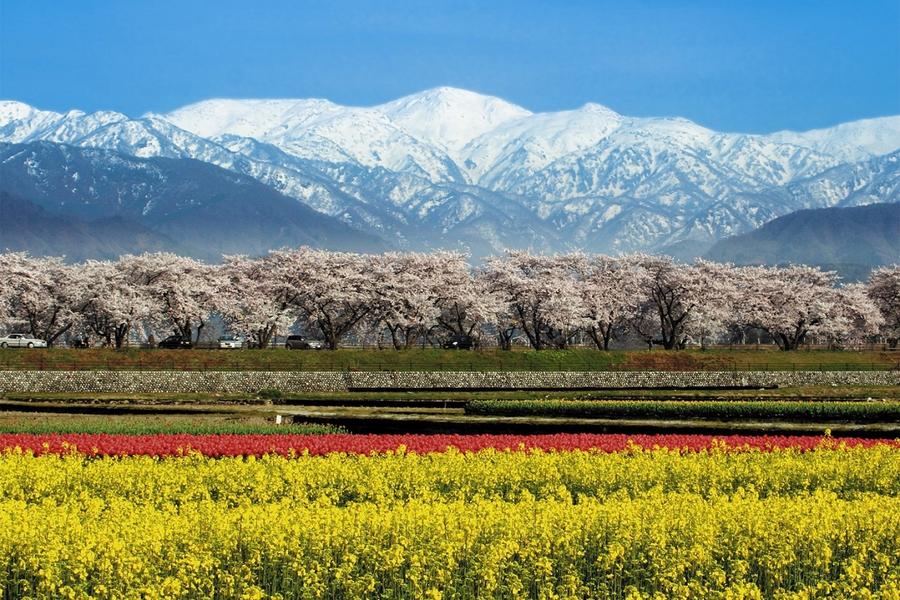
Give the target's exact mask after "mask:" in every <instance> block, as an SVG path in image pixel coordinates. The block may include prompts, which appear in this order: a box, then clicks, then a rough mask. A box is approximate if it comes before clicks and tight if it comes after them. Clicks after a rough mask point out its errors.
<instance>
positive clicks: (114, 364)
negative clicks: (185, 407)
mask: <svg viewBox="0 0 900 600" xmlns="http://www.w3.org/2000/svg"><path fill="white" fill-rule="evenodd" d="M891 368H900V353H897V352H877V351H861V352H856V351H826V350H809V351H796V352H780V351H777V350H774V349H771V348H766V349H761V350H755V349H740V350H729V349H711V350H706V351H700V350H686V351H680V352H670V351H669V352H667V351H664V350H658V351H651V352H648V351H617V350H613V351H609V352H603V351H599V350H590V349H572V350H541V351H533V350H517V351H511V352H504V351H500V350H484V351H460V350H440V349H415V350H401V351H396V350H354V349H342V350H335V351H312V350H285V349H266V350H199V349H198V350H139V349H130V350H113V349H89V350H76V349H65V348H51V349H34V350H19V349H5V350H0V370H2V369H56V370H72V369H79V370H83V369H88V370H90V369H99V370H103V369H144V370H154V369H164V370H167V369H176V370H307V371H334V370H338V371H346V370H362V371H377V370H389V371H556V370H562V371H606V370H679V371H691V370H732V369H738V370H858V369H859V370H885V369H891Z"/></svg>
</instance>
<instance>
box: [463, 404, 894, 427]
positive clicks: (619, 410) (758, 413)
mask: <svg viewBox="0 0 900 600" xmlns="http://www.w3.org/2000/svg"><path fill="white" fill-rule="evenodd" d="M466 414H472V415H493V416H516V417H565V418H598V419H615V418H628V419H718V420H770V419H771V420H779V421H807V422H809V421H812V422H816V421H818V422H827V421H849V422H854V423H890V422H898V421H900V402H851V401H846V402H792V401H787V400H776V401H741V400H731V401H724V402H709V401H704V400H697V401H692V402H679V401H615V400H611V401H579V400H475V401H472V402H469V403H468V404H466Z"/></svg>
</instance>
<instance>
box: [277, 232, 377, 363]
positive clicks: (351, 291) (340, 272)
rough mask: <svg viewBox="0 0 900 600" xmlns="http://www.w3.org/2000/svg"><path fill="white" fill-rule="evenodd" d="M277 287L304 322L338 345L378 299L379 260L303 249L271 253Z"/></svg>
mask: <svg viewBox="0 0 900 600" xmlns="http://www.w3.org/2000/svg"><path fill="white" fill-rule="evenodd" d="M269 260H271V261H272V270H271V273H272V277H273V284H274V286H275V291H276V293H277V294H278V296H279V297H280V298H281V299H282V301H284V302H286V303H287V304H288V305H290V306H291V307H293V310H294V311H295V314H297V315H298V316H299V317H300V318H301V319H302V320H303V321H304V323H305V324H306V325H307V326H308V327H310V328H313V329H316V330H318V331H319V332H320V333H321V335H322V337H323V339H324V340H325V344H326V346H327V347H328V348H329V349H331V350H335V349H337V348H338V346H339V344H340V342H341V340H342V339H343V338H344V336H346V335H347V334H348V333H350V332H351V331H353V330H355V329H358V328H359V327H360V326H361V324H362V323H363V322H364V319H366V318H367V317H369V316H370V314H372V313H373V310H374V308H375V306H376V303H377V297H376V295H375V287H376V286H377V285H380V283H379V282H377V281H376V280H375V277H374V273H375V260H374V259H373V257H371V256H366V255H360V254H353V253H349V252H327V251H324V250H313V249H310V248H306V247H304V248H300V249H298V250H280V251H276V252H272V253H271V254H270V255H269Z"/></svg>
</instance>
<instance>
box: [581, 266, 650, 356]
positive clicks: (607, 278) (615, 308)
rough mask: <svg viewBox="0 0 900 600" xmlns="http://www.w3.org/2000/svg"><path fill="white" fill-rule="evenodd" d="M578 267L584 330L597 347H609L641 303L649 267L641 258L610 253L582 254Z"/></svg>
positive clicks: (606, 348) (607, 348)
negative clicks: (601, 254)
mask: <svg viewBox="0 0 900 600" xmlns="http://www.w3.org/2000/svg"><path fill="white" fill-rule="evenodd" d="M576 269H577V270H578V272H579V277H578V283H577V285H578V291H579V294H580V296H581V306H582V307H583V310H584V312H583V314H582V319H583V326H584V331H585V332H586V333H587V334H588V336H589V337H590V338H591V340H593V342H594V344H595V345H596V346H597V348H599V349H601V350H609V344H610V342H611V341H612V340H613V338H614V337H616V335H617V334H618V333H619V332H621V331H623V330H624V329H625V328H626V326H627V324H628V323H629V321H630V319H632V318H633V317H634V315H635V313H636V312H637V310H638V308H639V306H640V301H641V292H642V290H643V289H644V287H645V286H646V285H647V282H646V281H645V280H646V278H647V271H646V270H645V269H644V268H643V267H642V265H641V264H640V262H639V261H635V260H632V259H630V258H627V257H626V258H612V257H609V256H593V257H587V256H585V257H581V258H580V259H578V260H577V261H576Z"/></svg>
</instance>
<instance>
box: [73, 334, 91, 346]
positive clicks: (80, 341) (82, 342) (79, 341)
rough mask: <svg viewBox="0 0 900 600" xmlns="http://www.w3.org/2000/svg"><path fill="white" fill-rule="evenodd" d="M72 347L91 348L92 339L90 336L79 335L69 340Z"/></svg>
mask: <svg viewBox="0 0 900 600" xmlns="http://www.w3.org/2000/svg"><path fill="white" fill-rule="evenodd" d="M69 347H70V348H90V347H91V341H90V340H89V339H88V338H84V337H77V338H75V339H73V340H71V341H70V342H69Z"/></svg>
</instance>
